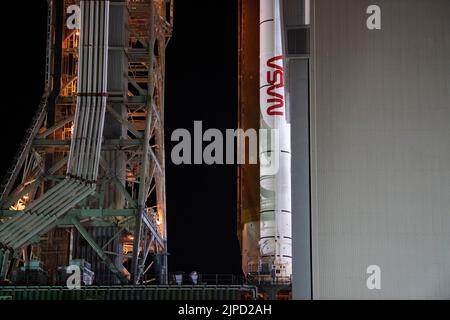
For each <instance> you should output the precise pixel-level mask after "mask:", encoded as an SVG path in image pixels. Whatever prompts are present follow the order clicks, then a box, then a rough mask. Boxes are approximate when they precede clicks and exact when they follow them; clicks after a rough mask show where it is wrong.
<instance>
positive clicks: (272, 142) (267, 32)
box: [259, 0, 292, 278]
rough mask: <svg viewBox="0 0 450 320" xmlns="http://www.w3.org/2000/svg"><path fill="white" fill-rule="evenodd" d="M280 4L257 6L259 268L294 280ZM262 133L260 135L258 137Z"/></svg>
mask: <svg viewBox="0 0 450 320" xmlns="http://www.w3.org/2000/svg"><path fill="white" fill-rule="evenodd" d="M284 83H285V81H284V55H283V45H282V30H281V14H280V0H260V108H261V129H266V130H267V134H261V135H260V160H261V161H260V164H261V166H260V167H261V169H260V186H261V212H260V218H261V222H260V239H259V248H260V267H261V268H262V269H263V270H264V269H265V270H268V271H270V272H271V273H272V274H273V275H275V276H276V277H277V278H278V277H290V276H291V274H292V226H291V220H292V219H291V136H290V124H289V123H288V121H287V108H286V95H285V87H284ZM262 132H264V131H262Z"/></svg>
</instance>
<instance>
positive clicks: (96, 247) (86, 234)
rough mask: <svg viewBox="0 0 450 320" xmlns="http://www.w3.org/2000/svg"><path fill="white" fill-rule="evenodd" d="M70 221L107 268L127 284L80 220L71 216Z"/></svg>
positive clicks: (125, 279)
mask: <svg viewBox="0 0 450 320" xmlns="http://www.w3.org/2000/svg"><path fill="white" fill-rule="evenodd" d="M71 222H72V224H73V225H74V226H75V228H77V230H78V232H80V234H81V235H82V236H83V238H84V239H85V240H86V241H87V242H88V243H89V245H90V246H91V247H92V249H94V251H95V252H96V253H97V254H98V256H99V257H100V259H102V260H103V262H105V263H106V265H107V266H108V268H109V270H111V272H112V273H114V274H115V275H116V276H117V278H119V280H120V282H121V283H123V284H127V283H128V280H127V278H126V277H125V276H124V275H123V274H122V272H121V271H120V270H118V269H117V267H116V266H115V265H114V263H113V262H112V261H111V259H110V258H109V257H108V256H107V255H106V254H105V253H104V252H103V250H102V248H101V247H100V246H99V245H98V244H97V242H96V241H95V240H94V239H93V238H92V237H91V235H90V234H89V232H88V231H87V230H86V229H85V228H84V227H83V226H82V225H81V223H80V221H78V218H77V217H72V219H71Z"/></svg>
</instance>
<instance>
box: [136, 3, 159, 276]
mask: <svg viewBox="0 0 450 320" xmlns="http://www.w3.org/2000/svg"><path fill="white" fill-rule="evenodd" d="M149 26H150V30H149V33H150V39H149V47H148V48H149V52H148V65H149V76H148V79H149V83H148V90H147V91H148V92H147V93H148V96H147V110H151V108H152V104H153V92H154V89H155V83H154V81H155V80H154V78H155V77H154V76H153V72H154V70H153V65H154V60H155V57H154V52H153V48H154V46H155V41H156V34H155V32H156V30H155V4H154V1H153V0H151V1H150V8H149ZM151 130H152V117H151V112H147V118H146V123H145V133H144V141H143V153H142V162H141V168H140V169H141V172H140V186H139V197H138V212H137V214H136V221H135V231H134V243H133V261H132V270H131V271H132V275H133V284H138V283H139V261H138V259H139V244H140V240H141V228H142V219H143V216H144V210H145V207H146V200H147V197H146V192H145V189H146V188H145V182H146V178H147V170H148V164H149V161H150V159H149V152H150V138H151Z"/></svg>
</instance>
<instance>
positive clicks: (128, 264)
mask: <svg viewBox="0 0 450 320" xmlns="http://www.w3.org/2000/svg"><path fill="white" fill-rule="evenodd" d="M81 2H87V3H89V1H83V0H82V1H81ZM94 2H95V3H104V4H105V7H106V6H108V7H109V9H105V17H107V18H108V15H109V22H110V23H109V26H108V24H104V25H103V27H104V29H105V32H106V34H104V35H103V36H104V37H105V41H109V44H108V46H107V50H103V51H107V52H101V51H99V52H100V53H99V57H100V56H101V55H103V57H105V59H106V60H108V63H107V64H106V65H105V67H106V68H107V71H106V70H104V72H105V73H108V76H107V77H106V76H104V77H102V76H101V74H100V72H99V71H97V70H98V69H95V70H94V68H93V67H92V64H89V63H95V61H97V60H95V59H97V58H95V59H94V60H95V61H94V60H93V58H92V57H93V53H92V50H91V51H89V50H90V49H89V46H90V45H91V47H92V43H91V44H90V43H86V44H85V48H84V49H85V50H86V51H85V52H84V51H83V43H82V41H83V37H85V39H87V37H90V36H92V34H93V33H92V30H91V31H89V30H87V29H88V27H87V25H88V24H87V23H88V22H86V21H85V22H84V23H82V24H81V30H80V29H69V27H68V26H67V25H66V21H65V19H63V17H64V16H66V15H67V14H70V13H71V10H73V8H74V6H80V1H79V0H78V1H77V0H48V10H49V13H48V17H49V20H48V35H47V37H48V43H47V66H46V90H45V93H44V96H43V99H42V102H41V104H40V105H39V107H38V110H37V113H36V115H35V117H34V118H33V121H32V123H31V125H30V128H29V129H28V131H27V133H26V136H25V138H24V140H23V142H22V144H21V145H20V148H19V151H18V153H17V155H16V157H15V158H14V160H13V163H12V165H11V168H10V170H9V171H8V172H7V175H6V176H5V178H4V180H3V183H2V185H1V188H0V205H1V211H0V221H1V222H0V281H7V280H8V279H10V278H11V275H12V274H14V273H15V271H16V270H17V269H18V268H19V266H21V265H23V264H24V263H27V262H29V261H31V260H40V261H43V262H44V263H45V264H46V265H48V266H49V267H51V268H53V269H54V270H56V268H58V267H60V266H67V265H68V263H69V260H71V259H73V258H84V257H83V256H82V254H81V253H77V252H82V251H80V250H76V248H75V247H76V245H77V244H76V243H75V242H74V239H75V238H76V235H75V234H77V235H78V236H81V237H82V238H84V240H85V241H86V242H87V243H88V244H89V245H90V246H91V250H93V251H94V252H95V253H96V254H97V258H98V259H99V261H101V262H102V263H103V264H105V265H106V266H108V269H109V271H110V272H111V273H112V274H114V275H115V276H116V279H119V280H120V282H121V283H130V282H131V283H132V284H140V283H146V281H145V279H146V277H145V275H146V274H147V273H148V271H149V270H154V272H153V273H154V274H155V276H156V279H151V280H149V281H152V280H156V281H157V282H159V283H161V284H165V283H167V274H168V273H167V230H166V205H165V201H166V199H165V158H164V154H165V153H164V89H165V88H164V82H165V71H164V70H165V51H166V46H167V44H168V41H169V40H170V38H171V34H172V24H173V0H115V1H114V0H111V1H92V2H91V3H94ZM88 5H89V4H85V5H84V6H85V9H84V10H89V9H86V8H87V7H88ZM81 8H82V10H81V12H82V15H83V14H84V15H85V16H87V13H86V12H88V11H86V12H83V4H81ZM92 10H94V9H92ZM95 10H97V11H100V9H95ZM97 11H95V12H97ZM92 12H94V11H92ZM96 14H97V13H96ZM99 17H100V16H99ZM94 18H95V17H94ZM98 19H99V20H100V21H101V18H98ZM86 20H87V19H86ZM94 20H95V19H94ZM91 27H92V26H91ZM98 28H101V22H99V26H98ZM94 34H95V35H96V34H97V33H95V32H94ZM108 35H109V36H108ZM80 37H81V39H80ZM99 38H101V36H98V37H96V36H94V38H93V39H94V40H92V41H94V42H93V44H94V47H97V46H98V47H102V43H97V44H96V43H95V41H97V40H98V39H99ZM98 41H100V40H98ZM103 49H105V48H103ZM99 50H100V49H99ZM83 52H84V53H83ZM83 54H85V58H82V55H83ZM80 55H81V56H80ZM83 59H84V60H83ZM98 59H101V58H98ZM82 61H84V62H82ZM92 61H94V62H92ZM99 61H101V60H99ZM97 62H98V61H97ZM82 63H83V65H80V64H82ZM84 64H86V67H85V69H83V68H84V67H83V66H84ZM79 70H83V71H82V72H81V73H82V74H79V73H80V71H79ZM91 71H92V72H91ZM88 73H89V76H88ZM89 77H91V78H92V79H94V80H88V78H89ZM96 77H98V79H99V80H95V79H96ZM91 78H89V79H91ZM89 81H92V83H96V82H95V81H98V83H103V85H104V87H105V88H106V91H102V90H97V91H96V90H95V89H89V88H88V87H86V83H87V82H89ZM83 88H84V89H83ZM94 101H97V102H94ZM102 101H104V106H103V107H104V109H105V110H104V111H102ZM83 106H84V108H83ZM86 106H88V107H89V106H91V107H92V106H97V107H98V111H95V112H97V113H96V114H97V115H100V116H97V117H95V116H93V114H94V111H92V110H94V109H92V108H91V111H86V112H87V113H86V116H85V117H83V116H82V112H84V111H83V110H85V109H86V110H87V109H88V108H87V107H86ZM95 110H97V109H95ZM89 112H92V116H89ZM102 117H103V120H102ZM83 119H84V120H83ZM83 121H88V122H89V121H90V122H89V123H90V124H89V125H87V124H83ZM96 121H99V122H98V131H97V129H96V128H97V127H96V125H95V123H96ZM90 126H92V129H90V128H91V127H90ZM102 127H103V128H102ZM83 128H87V129H83ZM83 130H85V131H83ZM89 130H92V132H93V133H96V134H97V135H96V136H95V137H94V138H93V140H92V147H89V144H90V143H91V142H89V141H90V140H89V139H90V138H89V135H88V134H86V132H88V133H89V132H90V131H89ZM77 148H79V149H77ZM82 148H86V149H82ZM89 148H90V149H89ZM96 148H97V149H98V154H97V155H96V153H95V152H94V150H97V149H96ZM77 150H78V151H77ZM80 150H81V151H80ZM83 150H91V151H92V153H89V152H90V151H86V152H84V151H83ZM77 152H78V153H77ZM77 155H78V156H77ZM77 157H78V158H77ZM90 157H92V158H90ZM77 159H81V160H80V162H79V163H78V162H76V161H78V160H77ZM77 163H78V164H77ZM96 228H113V229H112V230H114V232H112V233H109V234H108V239H103V240H101V239H100V238H99V237H98V236H97V235H98V233H99V232H98V230H97V231H96V230H95V229H96ZM112 243H115V244H118V245H116V246H113V247H114V249H108V248H110V247H111V244H112ZM55 248H59V249H58V250H56V253H55ZM107 249H108V250H107ZM150 257H153V260H152V259H150ZM152 268H153V269H152Z"/></svg>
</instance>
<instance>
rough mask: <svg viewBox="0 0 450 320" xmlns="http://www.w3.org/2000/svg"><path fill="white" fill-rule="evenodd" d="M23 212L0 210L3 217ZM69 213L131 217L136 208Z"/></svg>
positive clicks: (71, 211)
mask: <svg viewBox="0 0 450 320" xmlns="http://www.w3.org/2000/svg"><path fill="white" fill-rule="evenodd" d="M18 214H23V211H13V210H0V216H1V217H5V218H10V217H14V216H16V215H18ZM68 214H69V215H78V216H79V217H80V218H101V217H132V216H134V215H135V214H136V209H72V210H70V211H69V213H68Z"/></svg>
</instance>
